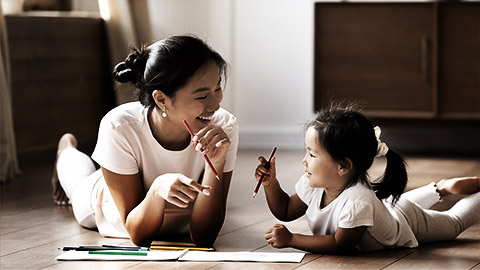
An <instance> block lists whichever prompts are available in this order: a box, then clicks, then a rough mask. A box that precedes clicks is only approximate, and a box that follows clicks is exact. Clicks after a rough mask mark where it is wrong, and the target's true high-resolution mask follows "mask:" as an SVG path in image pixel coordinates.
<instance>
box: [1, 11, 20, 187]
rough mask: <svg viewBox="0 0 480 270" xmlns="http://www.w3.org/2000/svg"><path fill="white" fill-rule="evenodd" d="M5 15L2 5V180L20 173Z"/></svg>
mask: <svg viewBox="0 0 480 270" xmlns="http://www.w3.org/2000/svg"><path fill="white" fill-rule="evenodd" d="M7 38H8V36H7V27H6V24H5V17H4V16H3V12H2V7H1V5H0V43H1V51H0V163H1V164H0V165H1V167H0V182H5V181H7V180H8V179H13V178H14V177H15V175H16V174H18V173H20V169H19V166H18V160H17V150H16V147H15V135H14V130H13V115H12V97H11V81H10V58H9V55H8V39H7Z"/></svg>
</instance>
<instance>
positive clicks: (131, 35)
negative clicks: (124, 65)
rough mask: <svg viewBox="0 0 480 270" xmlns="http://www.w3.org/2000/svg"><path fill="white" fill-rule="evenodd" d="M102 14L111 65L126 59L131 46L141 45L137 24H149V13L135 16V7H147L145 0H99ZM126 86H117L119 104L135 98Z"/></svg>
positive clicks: (116, 93)
mask: <svg viewBox="0 0 480 270" xmlns="http://www.w3.org/2000/svg"><path fill="white" fill-rule="evenodd" d="M98 5H99V9H100V15H101V16H102V18H103V19H104V20H105V23H106V26H107V34H108V42H109V46H110V59H111V65H112V67H114V66H115V65H116V64H117V63H119V62H121V61H124V60H125V58H126V56H127V55H128V53H129V52H130V49H129V46H135V47H139V46H140V41H139V38H138V34H137V28H138V27H137V25H140V24H141V25H149V19H148V13H147V12H145V13H143V16H141V17H139V16H137V17H136V16H135V12H134V8H133V5H135V8H137V7H141V8H144V9H146V6H147V5H146V1H144V0H98ZM122 87H124V86H119V85H116V86H115V90H116V91H115V95H116V98H117V104H122V103H125V102H129V101H133V100H135V96H134V95H133V94H132V93H133V91H125V89H122Z"/></svg>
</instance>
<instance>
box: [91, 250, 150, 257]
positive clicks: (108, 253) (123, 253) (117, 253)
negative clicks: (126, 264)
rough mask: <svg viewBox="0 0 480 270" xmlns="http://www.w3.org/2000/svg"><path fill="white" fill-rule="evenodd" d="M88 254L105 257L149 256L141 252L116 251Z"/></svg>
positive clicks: (95, 251) (98, 251) (94, 251)
mask: <svg viewBox="0 0 480 270" xmlns="http://www.w3.org/2000/svg"><path fill="white" fill-rule="evenodd" d="M88 254H103V255H136V256H147V254H148V253H147V252H141V251H114V250H110V251H107V250H91V251H89V252H88Z"/></svg>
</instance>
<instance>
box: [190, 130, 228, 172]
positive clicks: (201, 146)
mask: <svg viewBox="0 0 480 270" xmlns="http://www.w3.org/2000/svg"><path fill="white" fill-rule="evenodd" d="M192 141H193V145H194V146H195V149H196V150H197V151H199V152H201V153H205V154H207V156H208V157H209V158H210V160H211V161H212V162H214V163H215V162H220V161H223V160H224V159H225V158H226V156H227V152H228V148H229V147H230V140H229V139H228V136H227V133H225V131H223V129H222V128H221V127H217V126H212V125H208V126H206V127H204V128H202V129H200V130H199V131H198V132H197V133H196V134H195V136H194V137H193V138H192Z"/></svg>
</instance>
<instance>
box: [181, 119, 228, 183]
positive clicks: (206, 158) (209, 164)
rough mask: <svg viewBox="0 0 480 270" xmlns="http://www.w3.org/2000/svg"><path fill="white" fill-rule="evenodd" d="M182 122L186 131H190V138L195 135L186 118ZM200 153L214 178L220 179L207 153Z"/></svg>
mask: <svg viewBox="0 0 480 270" xmlns="http://www.w3.org/2000/svg"><path fill="white" fill-rule="evenodd" d="M183 124H184V125H185V127H186V128H187V130H188V133H190V136H192V138H193V137H194V136H195V134H193V131H192V130H191V129H190V126H189V125H188V123H187V120H183ZM202 155H203V158H205V161H206V162H207V164H208V166H209V167H210V169H212V171H213V174H215V178H217V180H218V181H220V177H219V176H218V173H217V171H216V170H215V167H213V164H212V163H211V162H210V159H208V157H207V154H204V153H202Z"/></svg>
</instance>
